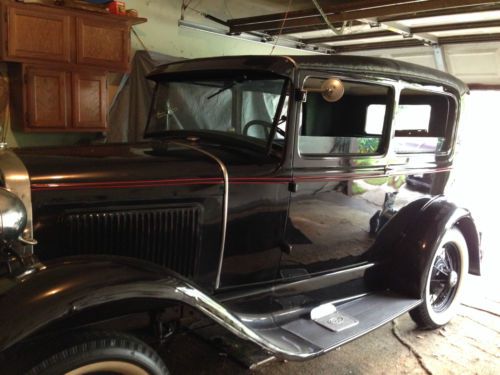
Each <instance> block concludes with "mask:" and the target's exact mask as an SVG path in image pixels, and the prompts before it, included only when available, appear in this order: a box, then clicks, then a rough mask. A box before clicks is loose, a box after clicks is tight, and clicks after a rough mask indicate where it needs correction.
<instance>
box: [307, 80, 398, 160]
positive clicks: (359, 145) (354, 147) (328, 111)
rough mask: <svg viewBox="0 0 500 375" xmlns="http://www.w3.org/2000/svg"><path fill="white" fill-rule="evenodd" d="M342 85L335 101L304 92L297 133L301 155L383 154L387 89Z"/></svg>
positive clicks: (388, 93) (387, 98) (387, 106)
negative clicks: (299, 126) (340, 92)
mask: <svg viewBox="0 0 500 375" xmlns="http://www.w3.org/2000/svg"><path fill="white" fill-rule="evenodd" d="M311 79H312V80H318V79H317V78H310V80H311ZM306 83H307V81H306ZM342 83H343V87H344V94H343V95H342V96H341V97H340V99H338V100H337V101H335V102H331V101H327V100H325V99H324V98H323V96H322V93H321V92H311V91H308V93H307V100H306V102H305V103H304V104H303V106H302V122H301V129H300V133H299V152H300V154H301V155H306V156H309V155H312V156H319V155H369V154H378V153H381V152H382V151H383V142H382V140H383V133H384V128H385V126H384V124H385V118H386V111H387V108H389V102H390V100H391V98H390V89H389V88H388V87H385V86H380V85H375V84H366V83H359V82H348V81H343V82H342Z"/></svg>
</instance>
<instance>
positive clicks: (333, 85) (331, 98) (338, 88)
mask: <svg viewBox="0 0 500 375" xmlns="http://www.w3.org/2000/svg"><path fill="white" fill-rule="evenodd" d="M321 95H322V96H323V99H325V100H326V101H327V102H331V103H333V102H337V101H339V100H340V99H342V97H343V96H344V84H343V83H342V81H341V80H340V79H338V78H329V79H327V80H326V81H324V82H323V84H322V85H321Z"/></svg>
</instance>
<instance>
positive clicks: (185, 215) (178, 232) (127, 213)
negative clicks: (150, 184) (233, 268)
mask: <svg viewBox="0 0 500 375" xmlns="http://www.w3.org/2000/svg"><path fill="white" fill-rule="evenodd" d="M201 215H202V209H201V207H199V206H183V207H179V206H177V207H165V208H153V209H134V210H130V209H126V210H123V209H121V210H120V209H117V210H110V211H100V212H85V213H81V212H80V213H71V214H67V215H65V217H64V219H63V220H64V224H65V229H66V232H65V233H66V239H67V242H66V246H67V249H68V250H69V252H70V253H71V254H72V255H87V254H110V255H119V256H127V257H134V258H139V259H143V260H147V261H150V262H154V263H157V264H160V265H163V266H165V267H167V268H170V269H172V270H174V271H176V272H178V273H180V274H181V275H184V276H187V277H192V276H194V275H195V274H196V269H197V259H198V249H199V245H200V242H201V241H200V233H201V232H200V223H201Z"/></svg>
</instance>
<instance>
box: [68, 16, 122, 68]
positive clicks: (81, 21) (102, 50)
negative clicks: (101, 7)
mask: <svg viewBox="0 0 500 375" xmlns="http://www.w3.org/2000/svg"><path fill="white" fill-rule="evenodd" d="M129 55H130V28H129V26H128V25H124V24H122V23H117V22H110V21H109V22H103V21H100V20H95V19H90V18H84V17H78V18H77V20H76V59H77V63H78V64H85V65H95V66H100V67H107V68H109V69H110V70H115V71H126V70H128V67H129Z"/></svg>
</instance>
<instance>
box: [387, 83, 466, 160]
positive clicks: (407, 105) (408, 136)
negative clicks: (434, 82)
mask: <svg viewBox="0 0 500 375" xmlns="http://www.w3.org/2000/svg"><path fill="white" fill-rule="evenodd" d="M455 113H456V103H455V101H454V100H453V99H452V98H451V97H449V96H447V95H440V94H435V93H429V92H424V91H418V90H410V89H405V90H403V91H402V92H401V96H400V100H399V105H398V107H397V108H396V112H395V117H394V121H393V127H394V139H393V141H392V142H393V146H394V151H395V152H396V153H399V154H420V153H441V152H445V151H447V150H448V149H449V148H450V145H451V138H452V130H453V123H454V119H455Z"/></svg>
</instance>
